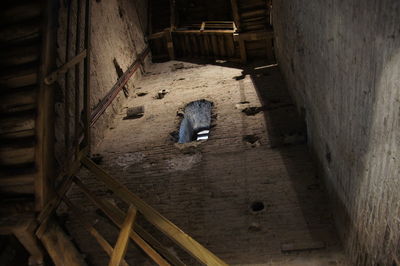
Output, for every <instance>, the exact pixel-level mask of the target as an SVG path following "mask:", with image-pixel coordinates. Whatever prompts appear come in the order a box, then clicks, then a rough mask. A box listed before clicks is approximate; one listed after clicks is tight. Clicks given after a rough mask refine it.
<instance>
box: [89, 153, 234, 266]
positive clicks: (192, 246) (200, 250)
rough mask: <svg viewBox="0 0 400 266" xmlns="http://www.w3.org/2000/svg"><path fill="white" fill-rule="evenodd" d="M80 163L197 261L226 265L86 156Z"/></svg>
mask: <svg viewBox="0 0 400 266" xmlns="http://www.w3.org/2000/svg"><path fill="white" fill-rule="evenodd" d="M82 163H83V164H84V165H85V166H86V167H87V168H88V169H89V170H90V171H91V172H92V173H94V174H95V176H96V178H97V179H99V180H101V181H103V182H104V183H105V184H106V186H107V187H108V188H109V189H110V190H112V191H113V192H114V193H115V194H116V195H118V196H119V197H120V198H121V199H122V200H124V201H125V202H127V203H128V204H133V205H134V206H135V207H136V208H137V209H138V211H139V212H140V213H141V214H143V216H144V217H145V218H146V219H147V220H148V221H149V222H150V223H152V224H153V225H154V226H156V227H157V228H158V229H159V230H160V231H161V232H163V233H164V234H165V235H166V236H168V237H169V238H170V239H171V240H173V241H175V242H176V243H177V244H178V245H179V246H181V247H182V248H183V249H185V250H186V251H187V252H188V253H189V254H191V255H192V256H193V257H194V258H196V259H197V260H198V261H200V262H202V263H204V264H206V265H227V264H226V263H225V262H223V261H222V260H221V259H219V258H218V257H217V256H215V255H214V254H213V253H211V252H210V251H209V250H207V249H206V248H204V247H203V246H202V245H200V244H199V243H198V242H197V241H195V240H194V239H193V238H191V237H190V236H189V235H187V234H185V233H184V232H183V231H182V230H181V229H179V228H178V227H177V226H176V225H174V224H173V223H172V222H170V221H169V220H168V219H166V218H165V217H164V216H162V215H161V214H160V213H158V212H157V211H156V210H154V209H153V208H152V207H150V205H148V204H147V203H145V202H144V201H143V200H141V199H140V198H139V197H138V196H136V195H135V194H133V193H132V192H130V191H129V190H128V189H127V188H126V187H125V186H123V185H122V184H121V183H119V182H118V181H116V180H115V179H114V178H113V177H112V176H110V175H109V174H107V173H106V172H105V171H104V170H103V169H101V168H100V167H98V166H97V165H96V164H95V163H94V162H92V161H91V160H90V159H88V158H87V157H84V158H82Z"/></svg>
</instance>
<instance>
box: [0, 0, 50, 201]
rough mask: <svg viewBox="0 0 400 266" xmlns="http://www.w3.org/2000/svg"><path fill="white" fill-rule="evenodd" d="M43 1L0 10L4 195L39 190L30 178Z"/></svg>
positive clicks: (34, 168) (0, 186)
mask: <svg viewBox="0 0 400 266" xmlns="http://www.w3.org/2000/svg"><path fill="white" fill-rule="evenodd" d="M45 6H46V5H42V3H41V2H40V1H33V2H29V1H22V2H21V1H15V2H12V1H7V3H4V4H3V5H2V8H1V10H0V28H1V30H0V35H1V37H0V47H1V49H0V50H1V51H0V86H1V89H0V99H1V100H0V168H1V173H0V191H1V193H2V195H4V197H7V198H13V197H15V196H17V194H25V195H27V196H28V195H30V196H33V195H34V194H36V195H38V194H37V192H38V190H35V189H34V182H35V179H36V177H37V176H38V175H40V174H41V172H42V170H41V169H42V168H41V167H40V168H38V166H40V165H39V163H38V162H39V159H38V158H39V157H40V156H39V153H38V152H37V145H39V143H43V142H42V138H41V137H39V136H38V134H37V133H38V131H37V130H38V127H37V124H38V120H37V119H38V117H39V116H38V114H39V113H40V115H41V114H42V113H43V112H42V110H39V109H38V108H37V107H38V105H39V104H42V106H43V107H45V106H44V105H43V101H39V100H38V99H39V98H40V97H41V96H40V95H41V90H40V86H39V79H40V71H39V70H40V64H41V62H43V60H42V52H41V51H42V42H43V40H44V39H43V38H42V37H43V32H45V30H46V29H44V28H43V25H44V23H43V22H44V16H43V12H44V11H45V10H44V7H45ZM47 99H50V98H47ZM46 115H51V114H50V112H49V111H48V112H47V113H46ZM47 121H48V120H47ZM50 124H51V123H50ZM50 128H51V126H47V127H46V129H49V130H50ZM49 136H50V135H49ZM38 170H39V171H38ZM39 198H41V196H40V197H39ZM29 204H30V203H29V202H27V205H29Z"/></svg>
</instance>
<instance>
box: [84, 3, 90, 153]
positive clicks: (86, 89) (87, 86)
mask: <svg viewBox="0 0 400 266" xmlns="http://www.w3.org/2000/svg"><path fill="white" fill-rule="evenodd" d="M91 3H92V1H89V0H88V1H86V7H85V49H86V57H85V60H84V62H83V69H84V85H83V115H82V120H83V125H84V127H85V128H84V135H85V141H84V143H83V145H84V146H85V147H87V151H86V153H87V154H90V150H91V146H90V145H91V142H90V110H91V108H92V107H91V105H90V52H91V29H92V18H91V10H92V9H91V6H92V4H91Z"/></svg>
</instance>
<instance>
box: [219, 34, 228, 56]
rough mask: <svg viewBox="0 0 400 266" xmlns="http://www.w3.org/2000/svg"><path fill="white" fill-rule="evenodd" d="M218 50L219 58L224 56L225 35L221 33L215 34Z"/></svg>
mask: <svg viewBox="0 0 400 266" xmlns="http://www.w3.org/2000/svg"><path fill="white" fill-rule="evenodd" d="M217 40H218V46H219V51H220V54H221V58H224V57H226V50H225V48H226V47H225V37H224V35H223V34H221V35H219V36H217Z"/></svg>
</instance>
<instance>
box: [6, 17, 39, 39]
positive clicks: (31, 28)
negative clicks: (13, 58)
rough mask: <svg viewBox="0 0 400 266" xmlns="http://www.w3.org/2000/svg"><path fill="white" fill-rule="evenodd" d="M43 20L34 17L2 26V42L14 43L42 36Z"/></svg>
mask: <svg viewBox="0 0 400 266" xmlns="http://www.w3.org/2000/svg"><path fill="white" fill-rule="evenodd" d="M40 26H41V21H40V19H37V18H34V19H31V20H26V21H22V22H21V23H16V24H12V25H9V26H7V27H1V28H0V43H1V44H14V43H17V42H22V41H25V40H28V39H36V38H38V37H39V36H40V30H41V28H40Z"/></svg>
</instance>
